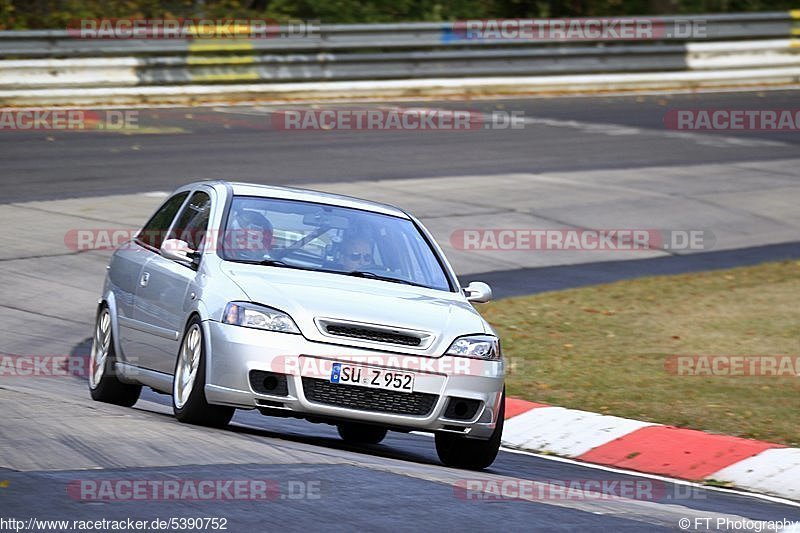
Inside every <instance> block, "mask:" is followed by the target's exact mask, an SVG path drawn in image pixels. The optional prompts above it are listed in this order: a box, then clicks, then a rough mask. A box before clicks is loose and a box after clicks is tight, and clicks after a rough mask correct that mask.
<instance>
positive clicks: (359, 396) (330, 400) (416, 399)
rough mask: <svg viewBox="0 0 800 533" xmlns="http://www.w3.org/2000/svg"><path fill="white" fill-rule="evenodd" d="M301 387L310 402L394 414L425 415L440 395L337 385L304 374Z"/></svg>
mask: <svg viewBox="0 0 800 533" xmlns="http://www.w3.org/2000/svg"><path fill="white" fill-rule="evenodd" d="M303 390H304V391H305V394H306V398H308V400H309V401H311V402H315V403H323V404H325V405H335V406H336V407H346V408H348V409H358V410H361V411H374V412H378V413H392V414H396V415H415V416H426V415H428V414H430V412H431V411H432V410H433V407H434V406H435V405H436V400H437V399H438V398H439V396H437V395H436V394H427V393H424V392H397V391H389V390H382V389H371V388H368V387H356V386H351V385H338V384H336V383H331V382H330V381H327V380H324V379H315V378H305V377H304V378H303Z"/></svg>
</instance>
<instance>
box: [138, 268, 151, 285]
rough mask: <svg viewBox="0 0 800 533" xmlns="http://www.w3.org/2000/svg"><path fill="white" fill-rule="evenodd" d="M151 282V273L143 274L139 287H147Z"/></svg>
mask: <svg viewBox="0 0 800 533" xmlns="http://www.w3.org/2000/svg"><path fill="white" fill-rule="evenodd" d="M149 282H150V272H145V273H143V274H142V277H141V278H140V279H139V285H141V286H142V287H147V284H148V283H149Z"/></svg>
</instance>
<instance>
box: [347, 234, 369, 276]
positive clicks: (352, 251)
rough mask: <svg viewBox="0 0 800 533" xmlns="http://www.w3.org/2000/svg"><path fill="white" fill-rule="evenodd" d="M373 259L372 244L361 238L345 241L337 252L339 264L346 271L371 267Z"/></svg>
mask: <svg viewBox="0 0 800 533" xmlns="http://www.w3.org/2000/svg"><path fill="white" fill-rule="evenodd" d="M373 259H374V258H373V256H372V242H371V241H370V240H369V239H367V238H366V237H363V236H358V237H354V238H352V239H350V240H348V241H345V242H344V243H343V244H342V247H341V249H340V250H339V264H340V265H342V268H344V269H345V270H347V271H352V270H364V268H368V267H371V266H373V265H374V262H373Z"/></svg>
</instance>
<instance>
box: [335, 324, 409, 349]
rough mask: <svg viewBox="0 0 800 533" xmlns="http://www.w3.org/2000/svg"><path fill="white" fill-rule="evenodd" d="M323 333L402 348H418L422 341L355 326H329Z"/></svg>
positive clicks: (407, 336) (400, 334)
mask: <svg viewBox="0 0 800 533" xmlns="http://www.w3.org/2000/svg"><path fill="white" fill-rule="evenodd" d="M325 331H327V332H328V333H330V334H331V335H336V336H337V337H350V338H352V339H361V340H365V341H373V342H386V343H389V344H400V345H403V346H419V345H420V344H421V343H422V339H420V338H419V337H414V336H413V335H404V334H402V333H392V332H390V331H383V330H380V329H370V328H361V327H357V326H336V325H333V324H329V325H327V326H325Z"/></svg>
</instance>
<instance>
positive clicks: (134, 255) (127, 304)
mask: <svg viewBox="0 0 800 533" xmlns="http://www.w3.org/2000/svg"><path fill="white" fill-rule="evenodd" d="M188 197H189V192H188V191H184V192H179V193H177V194H175V195H173V196H171V197H170V198H168V199H167V200H166V201H165V202H164V203H163V204H162V205H161V207H159V208H158V209H157V210H156V212H155V214H154V215H153V216H152V217H151V218H150V220H149V221H148V222H147V224H145V225H144V227H143V228H142V229H141V230H140V231H139V232H138V233H137V235H136V238H135V239H133V241H132V242H130V243H127V244H126V245H124V246H122V247H121V248H120V249H119V250H117V251H116V252H115V253H114V256H113V258H112V260H111V265H110V269H109V281H110V283H111V287H112V290H113V291H114V296H115V303H116V312H117V324H118V326H119V340H120V345H121V347H122V355H121V357H120V359H122V360H124V361H125V362H128V363H130V364H133V365H137V366H141V365H142V360H141V353H142V351H143V350H142V349H141V345H142V343H143V342H144V343H146V342H147V341H148V335H147V334H146V333H145V332H144V331H142V325H141V324H139V323H138V322H137V320H136V318H135V316H134V314H135V313H134V308H135V299H136V291H137V288H138V287H139V284H140V283H141V281H142V272H143V271H144V267H145V265H146V264H147V263H148V262H149V261H150V260H151V259H152V258H153V257H154V256H155V255H156V253H155V251H156V250H158V248H159V247H160V246H161V243H162V242H163V240H164V238H165V237H166V235H167V232H168V231H169V228H170V226H171V225H172V222H173V220H174V219H175V217H176V215H177V214H178V212H179V211H180V208H181V206H182V205H183V204H184V202H185V201H186V200H187V198H188Z"/></svg>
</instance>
